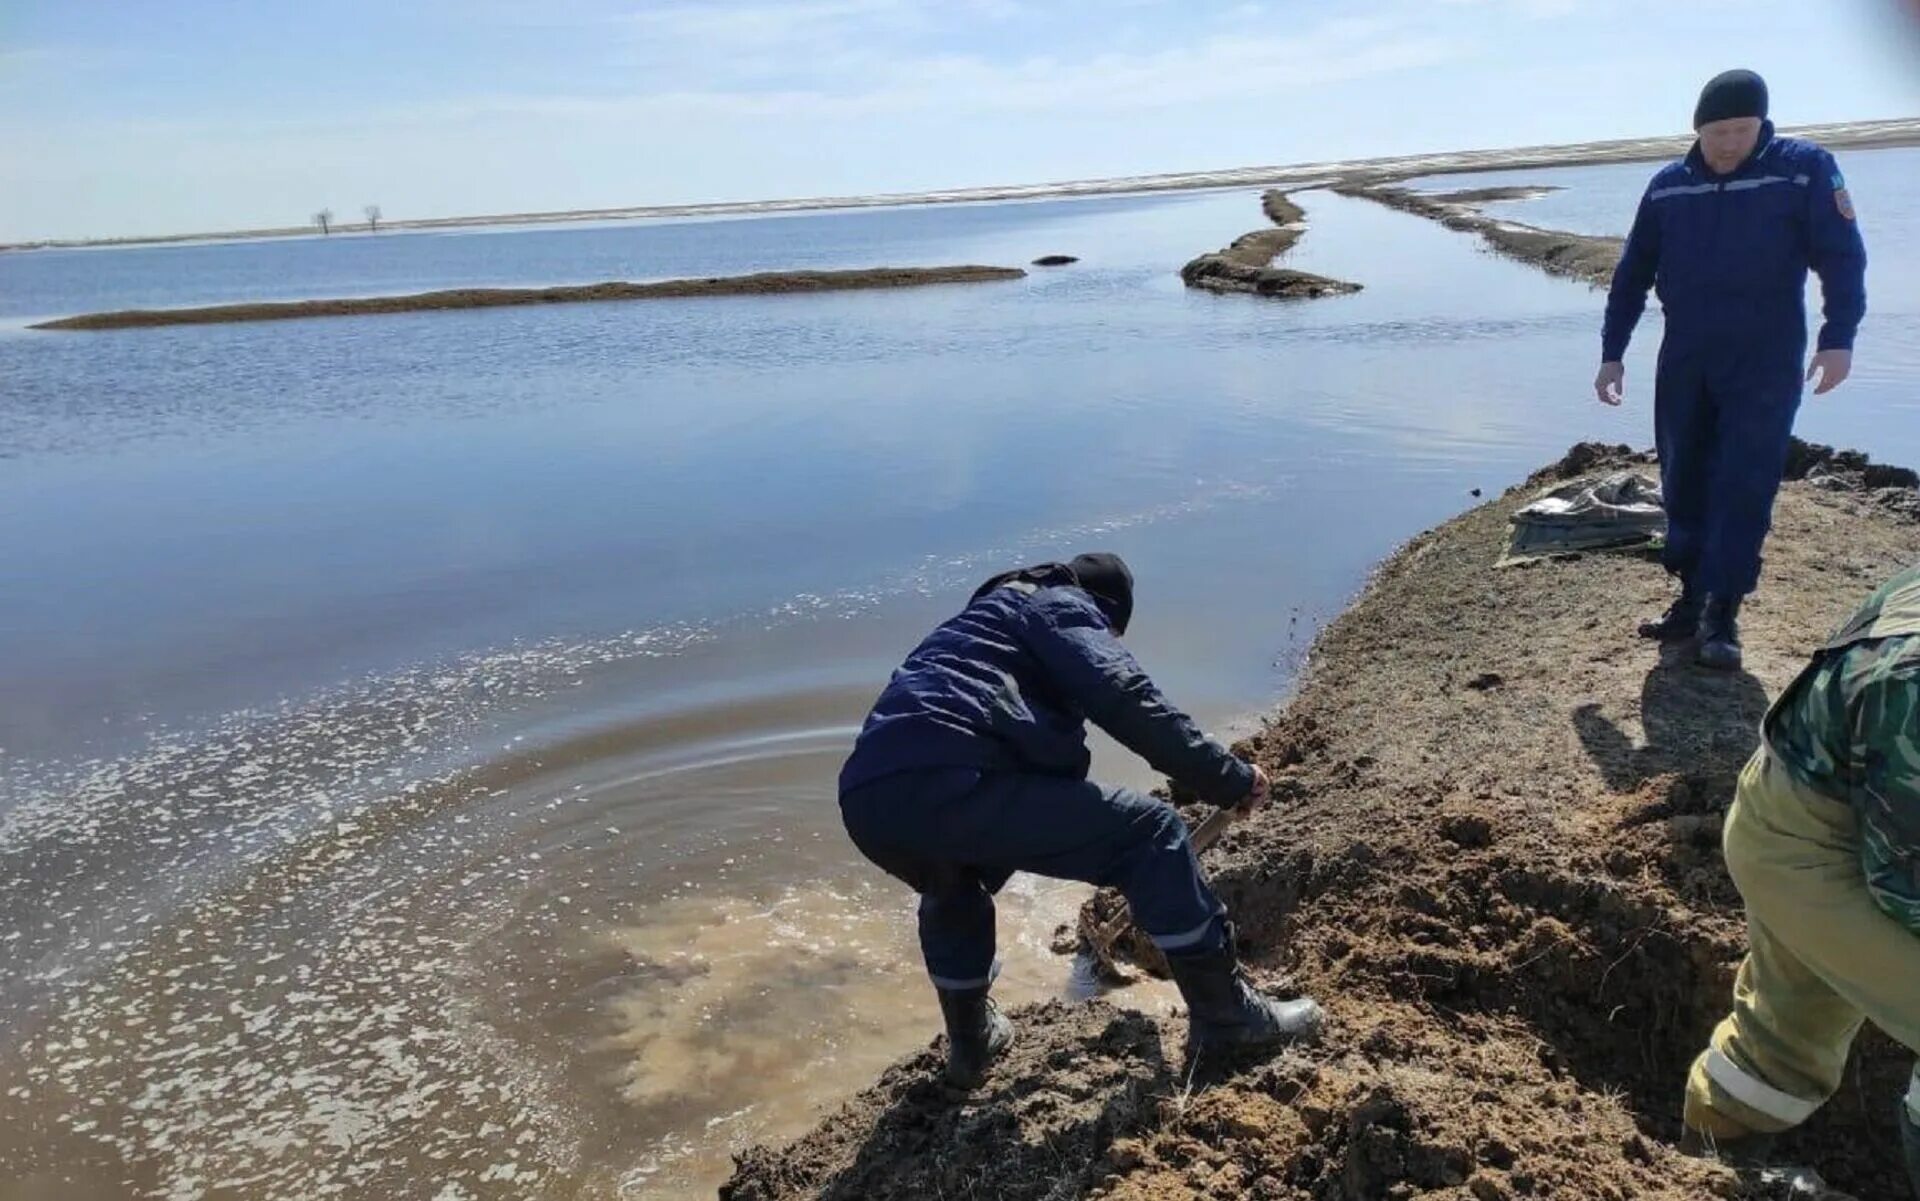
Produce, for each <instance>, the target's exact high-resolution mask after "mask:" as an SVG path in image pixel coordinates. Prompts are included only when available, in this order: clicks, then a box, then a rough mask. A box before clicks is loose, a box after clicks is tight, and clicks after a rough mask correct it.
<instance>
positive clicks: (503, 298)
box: [28, 267, 1026, 330]
mask: <svg viewBox="0 0 1920 1201" xmlns="http://www.w3.org/2000/svg"><path fill="white" fill-rule="evenodd" d="M1025 275H1026V272H1025V271H1022V270H1020V269H1019V268H1018V267H875V268H866V269H862V270H857V271H768V272H762V273H760V274H758V275H734V276H724V277H718V278H710V279H670V280H663V281H661V282H659V283H648V284H633V283H602V284H577V285H569V286H565V287H558V288H457V289H452V290H449V291H445V292H417V293H415V294H413V295H411V296H369V297H360V298H355V299H348V300H292V301H280V302H275V303H266V304H221V305H211V306H209V307H206V308H191V309H125V310H122V311H120V312H116V313H87V314H84V315H82V316H79V317H63V318H61V319H59V320H57V321H43V322H41V323H40V324H38V325H34V326H29V327H28V328H30V329H55V330H76V329H78V330H101V329H137V328H142V327H147V326H155V325H220V324H225V323H228V322H234V321H287V320H292V319H295V318H300V317H363V316H368V315H370V314H375V313H417V312H424V311H427V310H432V309H486V308H498V307H501V306H504V305H522V304H574V303H580V302H585V301H604V300H665V299H677V298H682V297H688V296H769V295H775V294H779V293H786V292H838V291H848V290H852V289H861V288H913V287H921V286H924V285H927V284H957V283H980V282H985V281H990V280H1006V279H1020V278H1023V277H1024V276H1025Z"/></svg>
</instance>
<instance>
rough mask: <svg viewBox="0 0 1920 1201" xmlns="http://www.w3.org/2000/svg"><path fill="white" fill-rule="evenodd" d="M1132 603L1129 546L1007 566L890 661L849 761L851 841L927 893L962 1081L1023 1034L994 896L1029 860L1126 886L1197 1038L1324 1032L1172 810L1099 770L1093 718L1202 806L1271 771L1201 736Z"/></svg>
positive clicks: (974, 1077)
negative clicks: (1141, 638) (1293, 996)
mask: <svg viewBox="0 0 1920 1201" xmlns="http://www.w3.org/2000/svg"><path fill="white" fill-rule="evenodd" d="M1132 614H1133V574H1132V573H1131V572H1130V571H1128V569H1127V565H1126V564H1125V563H1124V562H1122V561H1121V559H1120V557H1119V556H1118V555H1108V554H1092V555H1081V556H1079V557H1077V558H1075V559H1074V560H1073V561H1072V562H1070V563H1043V564H1041V565H1039V566H1036V567H1029V568H1025V569H1023V570H1020V571H1013V572H1007V573H1006V574H1003V575H997V576H995V577H993V578H992V579H990V580H988V581H987V582H986V583H984V584H982V585H981V586H980V588H979V589H978V590H977V591H975V592H974V594H973V597H972V599H971V600H970V601H969V602H968V604H967V606H966V608H965V609H963V610H962V611H961V612H960V613H959V614H958V615H956V616H955V617H953V618H951V619H949V620H948V621H946V622H945V623H943V624H942V625H941V626H940V627H939V628H937V629H935V630H934V631H933V633H931V634H929V635H928V636H927V637H926V639H925V640H924V641H922V642H921V643H920V645H919V646H918V647H917V648H915V650H914V651H913V653H912V654H910V655H908V656H907V659H906V662H905V663H904V664H902V665H901V666H900V668H899V669H898V670H896V671H895V672H894V673H893V679H892V681H891V682H890V683H888V685H887V687H886V690H885V691H883V692H882V693H881V694H880V699H879V700H878V701H876V702H875V703H874V706H873V711H872V712H871V713H870V714H869V715H868V716H867V720H866V724H865V725H864V726H863V727H862V728H861V731H860V736H859V738H858V740H856V741H855V743H854V748H853V754H852V755H851V756H850V757H849V758H848V759H847V762H846V765H845V766H844V767H843V768H842V769H841V772H840V811H841V816H842V818H843V819H844V820H845V822H846V827H847V833H848V834H849V835H851V836H852V838H853V841H854V844H855V845H856V846H858V847H859V848H860V850H861V853H863V854H864V855H866V856H867V858H869V859H871V860H872V861H873V862H874V863H876V864H878V865H879V866H880V867H881V868H883V869H885V870H886V871H887V872H888V873H890V874H892V875H894V876H896V877H898V878H899V879H901V880H903V881H905V882H906V883H907V884H908V885H909V886H910V887H912V888H913V889H914V891H916V892H918V893H919V894H920V947H921V952H922V954H923V955H924V956H925V958H926V963H927V972H928V974H929V975H931V976H932V978H933V985H934V988H935V990H936V991H937V992H938V994H939V997H940V1010H941V1014H942V1016H943V1017H944V1018H945V1021H946V1027H947V1046H948V1051H947V1069H946V1074H947V1078H948V1079H949V1080H950V1081H951V1082H952V1083H954V1084H956V1085H959V1086H961V1087H968V1088H970V1087H973V1086H975V1085H977V1084H978V1083H979V1082H980V1081H981V1079H982V1078H983V1077H984V1075H985V1073H986V1070H987V1067H988V1065H989V1063H990V1062H991V1061H992V1060H993V1058H994V1057H995V1056H997V1055H999V1054H1000V1052H1002V1051H1003V1050H1005V1049H1006V1047H1007V1046H1008V1045H1009V1044H1010V1043H1011V1042H1012V1041H1013V1026H1012V1024H1011V1023H1010V1022H1008V1021H1007V1019H1006V1018H1005V1017H1003V1016H1001V1014H1000V1012H999V1011H998V1010H997V1009H996V1008H995V1007H994V1006H993V1005H992V1004H991V1003H990V1002H989V1000H988V999H987V992H988V989H989V988H990V987H991V986H992V983H993V978H994V975H995V974H996V972H997V970H998V962H997V960H996V959H995V957H994V911H993V896H994V894H995V893H996V892H998V891H999V890H1000V887H1001V886H1002V885H1003V884H1005V883H1006V882H1007V878H1008V877H1009V876H1011V875H1012V874H1013V873H1014V872H1016V871H1028V872H1035V873H1038V874H1040V875H1045V876H1053V877H1057V878H1064V879H1069V880H1083V881H1085V882H1087V883H1089V884H1099V885H1109V886H1112V887H1114V888H1117V889H1119V890H1120V892H1121V893H1122V894H1123V895H1124V896H1125V897H1126V899H1127V904H1128V906H1129V907H1130V908H1131V909H1132V912H1133V917H1134V920H1135V922H1136V923H1137V924H1138V925H1139V926H1140V928H1141V929H1142V930H1143V931H1145V932H1146V934H1147V935H1148V936H1149V937H1151V938H1152V939H1153V941H1154V943H1155V944H1156V945H1157V946H1158V947H1159V948H1160V949H1161V950H1162V951H1163V952H1165V953H1166V956H1167V962H1168V964H1169V965H1170V967H1171V969H1172V973H1173V978H1174V981H1175V983H1176V984H1178V985H1179V987H1180V992H1181V995H1182V996H1183V997H1184V999H1185V1000H1186V1003H1187V1010H1188V1014H1189V1027H1188V1045H1189V1048H1190V1049H1192V1050H1199V1049H1203V1048H1205V1047H1208V1046H1218V1045H1231V1046H1245V1045H1273V1044H1278V1043H1281V1042H1285V1041H1288V1040H1291V1039H1297V1038H1303V1037H1306V1036H1308V1035H1311V1034H1312V1033H1314V1031H1315V1030H1316V1029H1317V1028H1318V1026H1319V1023H1320V1011H1319V1007H1318V1006H1316V1005H1315V1004H1314V1003H1313V1002H1312V1001H1308V1000H1299V1001H1288V1002H1281V1001H1275V1000H1272V999H1270V998H1268V997H1265V996H1262V995H1261V994H1260V993H1258V992H1256V991H1255V990H1254V989H1253V987H1252V986H1251V985H1250V984H1248V982H1247V981H1246V979H1245V977H1244V976H1243V975H1242V973H1241V971H1240V968H1239V964H1238V961H1237V959H1236V957H1235V948H1234V941H1233V928H1232V926H1231V925H1230V924H1229V923H1228V922H1227V920H1226V909H1225V906H1223V905H1222V904H1221V903H1220V901H1219V899H1218V898H1216V897H1215V896H1214V894H1213V891H1212V890H1211V889H1209V888H1208V887H1207V882H1206V880H1205V878H1204V877H1203V876H1202V875H1201V873H1200V864H1199V861H1198V860H1197V859H1196V858H1195V857H1194V852H1193V847H1192V844H1191V843H1190V842H1189V841H1188V838H1187V827H1186V823H1184V822H1183V821H1181V820H1180V817H1179V815H1178V814H1176V813H1175V812H1174V811H1173V808H1172V807H1171V806H1169V805H1167V804H1165V803H1164V802H1161V801H1156V800H1154V799H1153V798H1152V797H1148V796H1144V795H1142V794H1140V793H1137V792H1134V791H1131V790H1129V789H1125V788H1107V787H1103V786H1101V785H1099V784H1095V783H1093V782H1091V781H1089V780H1088V779H1087V768H1088V766H1089V756H1088V753H1087V742H1086V735H1087V730H1086V724H1085V723H1086V722H1087V721H1088V720H1091V721H1093V722H1094V724H1096V725H1098V726H1099V727H1100V728H1101V729H1103V730H1105V731H1106V732H1107V733H1109V734H1111V735H1112V736H1113V737H1114V738H1115V739H1116V740H1117V741H1118V742H1119V743H1120V744H1121V745H1123V746H1125V747H1127V748H1128V749H1129V750H1131V751H1133V752H1134V753H1136V754H1138V755H1140V756H1141V757H1142V758H1144V759H1145V760H1147V762H1149V763H1151V764H1152V765H1153V766H1154V767H1155V768H1156V769H1158V770H1159V771H1161V772H1164V773H1165V774H1166V775H1168V776H1171V777H1172V778H1173V779H1174V780H1176V781H1178V782H1180V783H1181V784H1183V785H1185V786H1187V787H1188V788H1190V789H1192V790H1193V791H1194V792H1195V793H1197V794H1198V795H1199V796H1200V798H1201V799H1202V800H1206V801H1211V802H1213V803H1214V804H1216V805H1219V806H1221V807H1223V808H1224V807H1229V806H1231V807H1234V808H1238V809H1240V810H1242V811H1243V812H1245V813H1247V814H1251V813H1252V812H1253V811H1254V810H1255V809H1257V808H1259V807H1260V806H1262V805H1264V804H1265V803H1266V802H1267V791H1268V788H1267V778H1266V775H1265V773H1264V772H1262V771H1261V770H1260V769H1259V768H1258V767H1256V766H1254V765H1252V764H1249V763H1244V762H1242V761H1240V760H1239V759H1236V758H1235V757H1234V756H1233V755H1232V754H1231V753H1229V752H1228V751H1227V749H1226V748H1225V747H1223V746H1221V745H1220V744H1219V743H1218V742H1215V741H1214V740H1213V739H1211V738H1208V737H1207V736H1206V735H1205V734H1203V733H1201V731H1200V729H1199V727H1197V726H1196V725H1194V723H1193V721H1192V719H1191V718H1189V717H1187V715H1186V714H1184V713H1182V712H1181V711H1180V710H1178V709H1176V708H1174V707H1173V706H1172V705H1171V704H1169V703H1168V702H1167V700H1166V698H1165V697H1163V696H1162V695H1161V694H1160V691H1159V689H1157V688H1155V687H1154V685H1153V681H1151V680H1149V679H1148V678H1147V675H1146V673H1145V672H1144V671H1142V670H1141V668H1140V664H1139V663H1138V662H1136V661H1135V659H1134V657H1133V656H1132V655H1131V654H1130V653H1129V652H1128V651H1127V649H1126V648H1125V647H1123V646H1122V645H1121V644H1120V635H1122V634H1124V633H1125V632H1126V629H1127V623H1128V621H1129V620H1130V619H1131V617H1132Z"/></svg>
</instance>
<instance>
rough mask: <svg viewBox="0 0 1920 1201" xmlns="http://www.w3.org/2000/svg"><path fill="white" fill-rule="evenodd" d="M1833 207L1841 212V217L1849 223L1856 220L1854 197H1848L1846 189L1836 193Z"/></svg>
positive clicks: (1838, 190)
mask: <svg viewBox="0 0 1920 1201" xmlns="http://www.w3.org/2000/svg"><path fill="white" fill-rule="evenodd" d="M1833 206H1834V207H1835V208H1837V209H1839V210H1840V215H1841V216H1842V217H1845V218H1846V219H1847V220H1849V221H1851V220H1853V219H1854V218H1853V197H1851V196H1849V195H1847V190H1846V189H1845V188H1840V189H1837V190H1836V191H1835V192H1834V194H1833Z"/></svg>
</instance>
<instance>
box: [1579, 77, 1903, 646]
mask: <svg viewBox="0 0 1920 1201" xmlns="http://www.w3.org/2000/svg"><path fill="white" fill-rule="evenodd" d="M1693 124H1694V129H1695V130H1696V131H1697V132H1698V134H1699V140H1698V141H1697V142H1695V143H1694V147H1693V149H1692V150H1691V151H1689V152H1688V153H1687V157H1686V158H1684V159H1682V160H1681V161H1680V162H1677V163H1672V164H1669V165H1668V166H1666V167H1664V168H1662V169H1661V171H1660V173H1659V174H1658V175H1655V176H1654V177H1653V183H1652V184H1651V185H1649V186H1648V188H1647V192H1646V195H1645V196H1644V197H1643V198H1642V199H1641V201H1640V211H1639V213H1638V215H1636V216H1635V218H1634V221H1633V231H1632V233H1631V234H1629V235H1628V237H1627V244H1626V248H1625V250H1624V251H1623V252H1622V253H1621V256H1620V265H1619V267H1618V268H1616V269H1615V271H1614V274H1613V289H1612V291H1611V292H1610V293H1609V294H1608V296H1607V316H1606V324H1605V328H1604V330H1603V331H1602V334H1601V353H1600V358H1601V360H1602V361H1601V366H1600V374H1599V376H1598V378H1596V379H1595V381H1594V390H1595V392H1596V393H1598V395H1599V398H1600V400H1601V401H1602V402H1603V403H1606V404H1610V405H1617V404H1619V403H1620V401H1621V399H1622V396H1623V394H1624V382H1625V379H1626V371H1625V368H1624V367H1623V365H1622V363H1621V359H1622V357H1623V356H1624V355H1625V354H1626V349H1627V340H1628V339H1629V338H1630V337H1631V336H1632V334H1633V327H1634V324H1635V323H1636V322H1638V321H1639V319H1640V314H1641V312H1642V311H1643V310H1644V309H1645V308H1646V302H1647V289H1648V288H1650V287H1652V288H1656V289H1657V290H1658V292H1659V296H1660V304H1661V306H1662V308H1663V309H1664V311H1665V313H1666V325H1667V329H1666V337H1665V338H1664V339H1663V340H1662V342H1661V344H1660V363H1659V369H1658V374H1657V376H1656V377H1655V381H1654V419H1653V420H1654V436H1655V441H1656V443H1657V445H1658V447H1659V452H1660V476H1661V487H1662V490H1663V491H1664V493H1665V495H1666V506H1667V549H1666V558H1665V561H1666V566H1667V570H1668V571H1670V572H1672V573H1673V574H1674V575H1676V576H1678V577H1679V578H1680V589H1681V590H1680V597H1679V599H1678V600H1676V601H1675V602H1674V603H1673V605H1672V607H1671V608H1669V609H1668V610H1667V612H1666V614H1665V616H1663V617H1661V618H1659V619H1658V620H1655V621H1650V622H1647V623H1646V624H1645V625H1643V626H1641V628H1640V632H1641V633H1642V634H1643V635H1645V636H1646V637H1649V638H1657V639H1660V640H1662V641H1670V640H1680V639H1687V638H1695V637H1697V638H1698V639H1699V660H1700V662H1701V663H1703V664H1705V665H1706V666H1709V667H1716V668H1723V669H1727V670H1732V669H1734V668H1737V667H1739V666H1740V630H1739V625H1738V618H1739V614H1740V602H1741V600H1742V598H1744V597H1745V596H1746V595H1747V594H1748V593H1749V592H1752V591H1753V589H1754V586H1755V585H1756V584H1757V583H1758V582H1759V578H1760V548H1761V545H1762V544H1763V543H1764V542H1765V541H1766V536H1767V529H1768V526H1769V525H1770V523H1771V521H1772V516H1773V500H1774V495H1775V494H1776V492H1777V491H1778V490H1779V487H1780V475H1781V472H1782V471H1783V470H1784V468H1785V466H1786V456H1787V441H1788V436H1789V435H1790V434H1791V433H1792V430H1793V419H1794V415H1795V413H1796V412H1797V411H1798V410H1799V407H1800V390H1801V386H1802V384H1803V383H1804V382H1805V381H1807V380H1812V379H1814V378H1815V377H1816V376H1818V377H1819V379H1820V383H1819V385H1818V386H1817V387H1816V388H1815V389H1814V395H1816V396H1818V395H1820V394H1822V393H1825V392H1830V391H1832V390H1833V389H1834V388H1835V387H1838V386H1839V384H1840V382H1841V381H1842V380H1844V379H1846V378H1847V373H1848V372H1849V371H1850V370H1851V369H1852V365H1853V336H1854V330H1855V329H1856V328H1857V327H1858V326H1859V324H1860V318H1861V317H1862V315H1863V314H1864V313H1865V312H1866V306H1867V300H1866V284H1865V275H1866V266H1867V258H1866V249H1865V248H1864V246H1863V245H1862V244H1861V241H1860V230H1859V227H1858V225H1857V224H1856V223H1855V221H1854V212H1853V201H1852V200H1851V198H1850V197H1849V196H1848V195H1847V188H1846V181H1845V180H1844V179H1842V178H1841V175H1840V169H1839V167H1837V166H1836V165H1835V164H1834V161H1833V156H1832V155H1830V154H1828V153H1827V152H1826V151H1825V150H1823V149H1821V148H1820V147H1818V146H1815V145H1813V144H1812V143H1810V142H1802V141H1798V140H1795V139H1793V138H1783V137H1776V136H1775V135H1774V132H1773V125H1772V123H1771V122H1769V121H1768V120H1767V85H1766V84H1765V83H1764V82H1763V81H1762V80H1761V78H1760V77H1759V76H1758V75H1755V74H1754V73H1753V72H1751V71H1728V72H1726V73H1725V74H1722V75H1719V76H1716V77H1715V78H1714V79H1712V80H1711V81H1709V82H1708V84H1707V86H1706V88H1705V89H1704V90H1703V91H1702V92H1701V94H1700V103H1699V105H1698V107H1697V108H1696V109H1695V110H1694V115H1693ZM1808 268H1812V269H1813V270H1814V271H1815V272H1817V273H1818V274H1819V276H1820V288H1821V293H1822V296H1823V298H1824V301H1825V306H1824V307H1825V318H1826V320H1825V324H1823V325H1822V326H1821V327H1820V337H1819V342H1818V345H1817V347H1816V353H1815V354H1814V356H1813V360H1812V362H1811V363H1810V364H1808V363H1806V362H1805V357H1806V341H1807V317H1806V302H1805V293H1806V278H1807V270H1808Z"/></svg>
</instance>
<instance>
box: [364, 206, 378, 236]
mask: <svg viewBox="0 0 1920 1201" xmlns="http://www.w3.org/2000/svg"><path fill="white" fill-rule="evenodd" d="M360 211H361V212H363V213H365V214H366V215H367V232H368V233H378V232H379V230H380V206H379V205H377V204H370V205H368V206H367V207H366V208H363V209H361V210H360Z"/></svg>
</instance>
